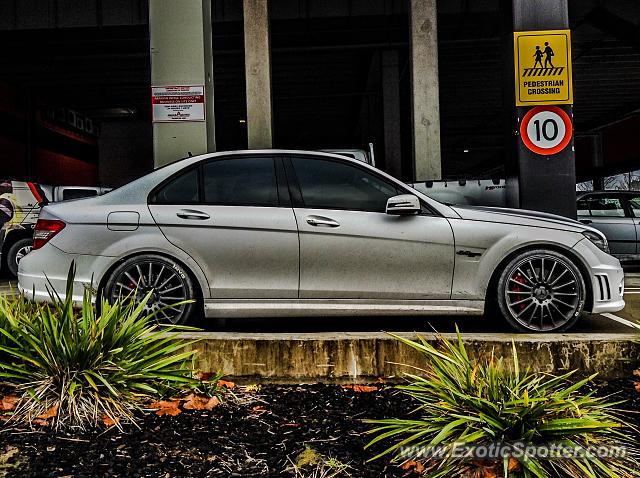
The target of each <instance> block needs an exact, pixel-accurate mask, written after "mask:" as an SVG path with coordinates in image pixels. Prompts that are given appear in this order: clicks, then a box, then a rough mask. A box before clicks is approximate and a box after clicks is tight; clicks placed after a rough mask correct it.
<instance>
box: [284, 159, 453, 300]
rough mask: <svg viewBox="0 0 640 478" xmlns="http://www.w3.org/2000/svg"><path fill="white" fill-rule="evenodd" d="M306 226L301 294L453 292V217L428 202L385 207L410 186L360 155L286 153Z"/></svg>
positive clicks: (439, 295) (419, 295)
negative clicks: (416, 208) (412, 208)
mask: <svg viewBox="0 0 640 478" xmlns="http://www.w3.org/2000/svg"><path fill="white" fill-rule="evenodd" d="M285 164H286V165H287V178H288V179H289V184H290V186H292V189H291V193H292V201H293V202H294V212H295V215H296V220H297V222H298V230H299V232H300V298H303V299H332V298H343V299H345V298H348V299H448V298H450V295H451V279H452V273H453V262H454V247H453V233H452V230H451V226H450V225H449V222H448V221H447V220H446V219H445V218H443V217H440V216H438V215H436V214H435V213H434V212H432V211H430V210H429V209H428V208H427V207H426V206H425V207H424V213H422V214H420V215H415V216H395V215H389V214H385V207H386V202H387V199H388V198H390V197H392V196H395V195H397V194H403V193H406V192H407V191H406V190H403V189H402V187H401V186H399V185H398V184H396V183H394V182H392V181H390V180H388V179H387V178H384V177H383V176H380V175H377V174H376V173H375V172H374V171H371V170H370V169H367V168H365V167H364V166H359V165H358V164H356V163H355V162H347V161H341V160H338V159H331V158H327V157H322V156H299V155H290V156H288V157H287V159H286V160H285Z"/></svg>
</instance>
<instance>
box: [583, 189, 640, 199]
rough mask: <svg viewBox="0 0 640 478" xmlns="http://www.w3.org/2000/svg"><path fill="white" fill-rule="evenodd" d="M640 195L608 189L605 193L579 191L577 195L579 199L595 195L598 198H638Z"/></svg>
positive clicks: (633, 192)
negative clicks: (618, 196)
mask: <svg viewBox="0 0 640 478" xmlns="http://www.w3.org/2000/svg"><path fill="white" fill-rule="evenodd" d="M639 194H640V191H618V190H615V189H608V190H605V191H579V192H578V194H577V197H578V198H581V197H584V196H593V195H597V196H617V195H622V196H637V195H639Z"/></svg>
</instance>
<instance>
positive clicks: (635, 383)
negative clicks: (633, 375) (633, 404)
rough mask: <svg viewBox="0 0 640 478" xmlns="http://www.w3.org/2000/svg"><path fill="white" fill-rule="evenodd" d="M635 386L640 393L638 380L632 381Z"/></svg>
mask: <svg viewBox="0 0 640 478" xmlns="http://www.w3.org/2000/svg"><path fill="white" fill-rule="evenodd" d="M633 384H634V385H635V387H636V392H638V393H640V382H633Z"/></svg>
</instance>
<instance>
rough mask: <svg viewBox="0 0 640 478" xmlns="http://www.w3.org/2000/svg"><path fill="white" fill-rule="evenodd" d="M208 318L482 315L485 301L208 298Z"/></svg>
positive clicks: (205, 309) (205, 304)
mask: <svg viewBox="0 0 640 478" xmlns="http://www.w3.org/2000/svg"><path fill="white" fill-rule="evenodd" d="M204 311H205V316H206V317H222V318H225V317H228V318H238V317H313V316H343V315H344V316H349V315H350V316H384V315H418V316H420V315H430V316H433V315H482V314H483V313H484V301H483V300H406V301H401V300H391V301H390V300H364V299H327V300H323V299H299V300H298V299H295V300H294V299H267V300H264V299H256V300H251V299H218V300H215V299H206V300H205V302H204Z"/></svg>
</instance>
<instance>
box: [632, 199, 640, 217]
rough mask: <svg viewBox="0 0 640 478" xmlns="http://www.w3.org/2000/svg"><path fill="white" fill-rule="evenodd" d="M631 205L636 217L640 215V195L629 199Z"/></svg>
mask: <svg viewBox="0 0 640 478" xmlns="http://www.w3.org/2000/svg"><path fill="white" fill-rule="evenodd" d="M629 205H630V206H631V210H632V211H633V215H634V216H635V217H640V196H636V197H634V198H630V199H629Z"/></svg>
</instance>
